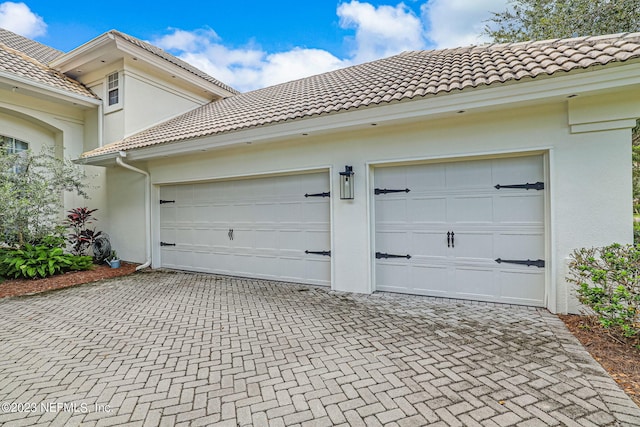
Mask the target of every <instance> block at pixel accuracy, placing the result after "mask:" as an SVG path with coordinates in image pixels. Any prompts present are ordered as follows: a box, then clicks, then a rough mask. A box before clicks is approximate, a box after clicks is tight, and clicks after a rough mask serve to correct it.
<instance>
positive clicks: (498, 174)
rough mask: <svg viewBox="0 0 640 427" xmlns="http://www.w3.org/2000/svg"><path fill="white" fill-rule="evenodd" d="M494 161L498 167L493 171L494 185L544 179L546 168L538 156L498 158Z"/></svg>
mask: <svg viewBox="0 0 640 427" xmlns="http://www.w3.org/2000/svg"><path fill="white" fill-rule="evenodd" d="M493 162H494V165H496V167H494V171H493V182H492V183H491V184H492V186H494V185H497V184H500V185H509V184H524V183H527V182H529V183H534V182H537V181H543V178H544V169H543V166H542V162H540V161H539V157H537V156H532V157H528V156H527V157H519V158H509V159H496V160H494V161H493Z"/></svg>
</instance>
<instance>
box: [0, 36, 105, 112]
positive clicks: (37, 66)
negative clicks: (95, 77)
mask: <svg viewBox="0 0 640 427" xmlns="http://www.w3.org/2000/svg"><path fill="white" fill-rule="evenodd" d="M3 33H6V30H4V31H3ZM16 36H17V34H16ZM18 37H20V36H18ZM3 41H7V39H6V38H3V39H2V40H0V75H1V74H3V72H4V73H6V74H5V75H7V76H8V77H9V78H10V79H12V78H16V79H18V80H22V81H25V82H27V83H29V82H32V83H34V84H35V85H39V86H44V87H48V88H50V89H53V90H59V91H60V90H61V91H64V92H69V93H70V94H74V95H80V96H84V97H88V98H93V99H98V98H97V97H96V96H95V95H94V94H93V92H91V91H90V90H89V89H87V88H86V87H85V86H84V85H82V84H81V83H79V82H77V81H75V80H73V79H70V78H68V77H67V76H65V75H64V74H62V73H59V72H57V71H55V70H53V69H51V68H49V67H48V66H47V65H45V64H43V63H42V62H39V61H38V60H36V59H35V58H34V57H33V56H30V55H28V54H26V53H24V52H23V51H20V50H17V49H14V48H11V47H9V46H7V45H6V44H4V43H3ZM34 43H35V42H34ZM14 45H15V44H14ZM23 48H25V46H23ZM38 49H39V48H38ZM26 50H29V46H28V45H27V46H26ZM38 52H40V53H37V52H36V53H34V52H33V51H32V52H31V53H32V54H33V55H35V56H41V57H47V56H48V55H49V54H47V53H46V52H44V53H43V51H42V52H41V51H40V50H38ZM49 53H52V52H49ZM41 54H43V55H44V56H42V55H41Z"/></svg>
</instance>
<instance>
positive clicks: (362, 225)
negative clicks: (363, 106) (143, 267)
mask: <svg viewBox="0 0 640 427" xmlns="http://www.w3.org/2000/svg"><path fill="white" fill-rule="evenodd" d="M637 95H640V93H637ZM637 99H640V98H637ZM592 101H593V100H592ZM607 103H610V104H611V103H615V100H614V99H612V98H611V97H603V98H602V99H600V101H599V102H596V103H595V104H594V105H595V106H597V109H598V110H599V111H603V112H610V109H608V108H607ZM581 105H582V104H581ZM594 108H596V107H594ZM569 112H570V107H569V103H568V101H567V100H566V99H564V98H563V99H559V100H557V101H555V102H553V103H547V104H540V105H531V106H520V107H513V108H508V109H502V110H497V109H494V110H492V111H484V112H477V113H475V112H466V113H463V114H450V115H449V116H448V117H439V118H437V119H430V120H429V119H427V118H423V119H421V120H414V121H412V122H405V123H402V124H397V125H385V124H379V125H378V126H366V127H362V128H360V129H355V130H350V131H348V132H339V133H325V134H323V135H318V136H313V135H309V136H299V137H296V138H292V139H288V140H283V141H280V142H269V143H264V144H260V143H254V144H251V145H248V144H241V145H239V146H234V147H232V148H224V149H213V150H209V151H207V152H199V153H198V154H197V155H189V156H179V157H178V156H175V155H172V156H170V157H166V158H162V159H159V160H153V161H149V162H148V165H144V166H143V167H144V168H148V170H149V172H150V173H151V176H152V183H153V194H154V197H155V198H154V203H153V205H152V206H153V208H152V209H153V212H154V213H153V220H154V222H153V230H154V246H153V247H154V248H157V247H158V243H159V241H158V225H157V224H158V221H157V220H158V206H159V205H158V200H157V196H158V189H159V187H160V186H161V185H162V184H168V183H175V182H191V181H201V180H211V179H217V178H228V177H234V176H257V175H260V174H278V173H286V172H292V171H296V170H311V169H326V168H329V169H330V170H331V180H332V189H331V191H332V203H331V206H332V208H331V209H332V213H331V221H332V224H331V237H332V248H331V250H332V259H331V261H332V288H333V289H335V290H341V291H350V292H364V293H367V292H372V291H374V290H375V285H374V283H375V278H374V273H373V252H374V250H373V247H374V246H373V237H372V236H373V226H372V214H373V212H372V206H373V201H372V191H371V189H372V188H373V187H372V185H373V184H372V177H373V170H374V169H375V168H376V167H383V166H385V165H389V164H394V163H396V164H402V163H405V162H439V161H460V160H465V159H475V158H479V157H483V156H485V157H486V156H489V157H491V156H501V155H514V154H515V155H521V154H526V153H544V154H545V156H544V157H545V162H546V168H547V172H548V176H549V179H548V180H547V183H546V184H547V187H546V188H547V193H548V202H547V219H548V220H547V225H546V228H547V229H546V234H547V247H548V251H547V252H548V254H547V257H546V259H547V262H548V264H547V266H548V267H547V276H548V280H547V298H548V305H547V306H548V308H549V309H551V310H552V311H558V312H567V311H576V309H577V303H576V300H575V297H574V295H573V293H572V291H571V289H570V287H569V286H567V284H566V281H565V279H564V276H565V274H566V259H567V257H568V256H569V254H570V253H571V251H572V250H573V249H574V248H578V247H583V246H596V245H603V244H608V243H611V242H620V243H630V242H632V221H631V164H630V161H631V157H630V156H631V137H630V131H629V129H615V127H616V126H613V129H609V128H611V127H612V126H611V125H610V124H607V126H605V128H606V129H605V130H598V131H594V130H590V131H588V132H585V131H584V129H582V130H581V131H580V132H579V133H572V132H571V127H570V123H569ZM585 112H586V113H587V114H585ZM581 114H583V115H582V116H580V117H579V118H578V119H576V120H577V121H578V122H580V123H583V124H584V123H592V122H598V121H601V120H600V118H601V117H600V115H598V114H597V112H594V111H593V109H589V108H587V109H586V110H585V109H584V108H583V112H582V113H581ZM630 114H636V113H635V112H631V113H630ZM639 115H640V114H639ZM618 116H619V115H616V114H613V115H611V114H609V113H607V115H606V121H607V122H610V121H611V120H616V117H618ZM618 118H619V117H618ZM621 126H622V125H621ZM344 165H352V166H353V167H354V171H355V173H356V178H355V179H356V180H355V184H356V197H355V200H353V201H344V200H340V199H339V187H338V185H339V176H338V172H339V171H341V170H343V169H344ZM137 166H139V165H137ZM127 173H129V174H131V173H130V172H127ZM132 175H135V174H132ZM137 179H139V180H141V179H142V178H141V177H139V178H137ZM114 184H115V180H114ZM125 184H126V185H130V184H131V182H129V181H126V182H125V181H123V182H122V184H121V185H125ZM109 185H111V182H110V183H109ZM121 188H125V187H121ZM111 191H113V190H112V189H110V192H111ZM110 194H111V193H110ZM142 194H143V190H141V189H140V190H138V197H141V196H142ZM120 197H121V202H118V203H115V201H114V200H111V202H112V203H111V209H112V211H113V210H114V209H123V210H124V209H133V210H134V213H133V216H128V217H127V221H129V222H128V223H126V224H125V223H124V222H117V221H116V222H113V217H111V220H112V223H113V225H114V226H116V227H123V231H118V232H117V233H119V234H122V235H123V236H124V235H129V234H130V233H136V234H135V235H137V236H138V238H137V239H136V240H135V242H134V241H133V239H129V241H128V243H127V245H128V249H127V251H128V252H127V254H131V255H130V256H131V257H132V258H131V259H132V260H136V261H141V260H142V259H143V258H144V236H143V234H142V231H141V230H142V228H143V226H144V224H143V223H142V222H139V223H137V226H136V225H132V224H131V223H130V221H131V218H133V217H135V218H143V214H144V211H143V209H144V204H143V203H142V201H141V200H134V199H136V198H135V197H131V196H126V197H125V196H120ZM125 230H126V231H125ZM112 234H113V232H112ZM132 235H133V234H132ZM134 254H135V256H134ZM153 261H154V265H156V266H159V265H160V262H161V260H160V258H159V251H158V250H155V251H154V258H153Z"/></svg>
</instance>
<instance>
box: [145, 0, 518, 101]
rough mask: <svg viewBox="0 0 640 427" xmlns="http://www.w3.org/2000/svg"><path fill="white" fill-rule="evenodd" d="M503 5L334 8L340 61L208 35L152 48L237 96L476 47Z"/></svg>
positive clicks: (180, 36)
mask: <svg viewBox="0 0 640 427" xmlns="http://www.w3.org/2000/svg"><path fill="white" fill-rule="evenodd" d="M412 1H414V0H412ZM422 1H425V0H422ZM507 1H508V0H473V1H471V0H427V1H426V2H425V3H423V4H422V6H421V7H420V13H421V15H420V16H418V15H417V14H416V13H415V12H414V10H413V9H412V8H410V7H409V6H407V5H406V4H405V3H398V4H396V5H395V6H390V5H381V6H377V7H376V6H374V5H372V4H370V3H366V2H361V1H358V0H350V1H349V2H343V3H340V4H339V5H338V7H337V9H336V13H337V15H338V17H339V19H340V27H341V28H343V29H347V30H353V36H351V37H347V38H345V43H348V44H349V47H350V51H349V53H348V55H347V56H346V57H344V58H339V57H337V56H335V55H333V54H332V53H330V52H328V51H326V50H322V49H309V48H301V47H295V48H293V49H291V50H289V51H284V52H266V51H264V50H263V49H262V48H260V47H259V46H256V45H255V44H252V43H248V44H247V45H246V46H241V47H229V46H227V45H225V44H224V40H222V39H221V38H220V36H218V34H217V33H216V32H215V31H214V30H212V29H199V30H194V31H185V30H182V29H177V28H170V29H169V31H168V33H167V34H165V35H163V36H162V37H159V38H157V39H155V40H152V43H153V44H155V45H157V46H160V47H162V48H164V49H166V50H169V51H171V52H172V53H174V54H176V55H178V56H179V57H180V58H182V59H183V60H185V61H187V62H189V63H191V64H193V65H194V66H196V67H198V68H200V69H202V70H203V71H205V72H207V73H209V74H211V75H212V76H214V77H215V78H217V79H219V80H221V81H223V82H225V83H227V84H229V85H231V86H233V87H235V88H237V89H238V90H241V91H248V90H253V89H257V88H261V87H265V86H270V85H274V84H277V83H282V82H285V81H291V80H295V79H299V78H302V77H307V76H309V75H313V74H319V73H323V72H327V71H331V70H335V69H337V68H342V67H346V66H349V65H353V64H359V63H362V62H365V61H371V60H375V59H379V58H383V57H387V56H391V55H394V54H396V53H399V52H402V51H405V50H415V49H425V48H432V47H454V46H463V45H470V44H479V43H482V42H484V41H485V40H484V39H482V38H481V37H480V36H479V35H480V33H481V32H482V29H483V28H484V25H485V23H484V22H483V21H484V20H486V19H488V18H489V17H490V16H491V14H490V11H496V12H498V11H502V10H504V8H505V7H506V3H507Z"/></svg>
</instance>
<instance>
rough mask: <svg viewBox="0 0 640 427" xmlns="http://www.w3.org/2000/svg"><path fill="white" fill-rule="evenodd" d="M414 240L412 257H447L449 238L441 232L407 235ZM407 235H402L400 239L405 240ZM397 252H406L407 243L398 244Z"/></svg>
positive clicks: (421, 232)
mask: <svg viewBox="0 0 640 427" xmlns="http://www.w3.org/2000/svg"><path fill="white" fill-rule="evenodd" d="M407 234H408V237H409V238H411V239H412V242H411V243H412V244H411V247H412V248H414V250H413V253H412V254H411V255H412V256H414V257H415V256H423V257H426V258H442V257H446V256H447V236H446V234H445V233H442V232H439V231H416V232H413V233H407ZM405 235H406V234H405V233H402V234H401V235H400V236H399V238H400V239H404V238H405V237H404V236H405ZM395 249H396V250H401V249H402V250H406V241H405V240H401V241H399V242H396V248H395Z"/></svg>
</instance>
